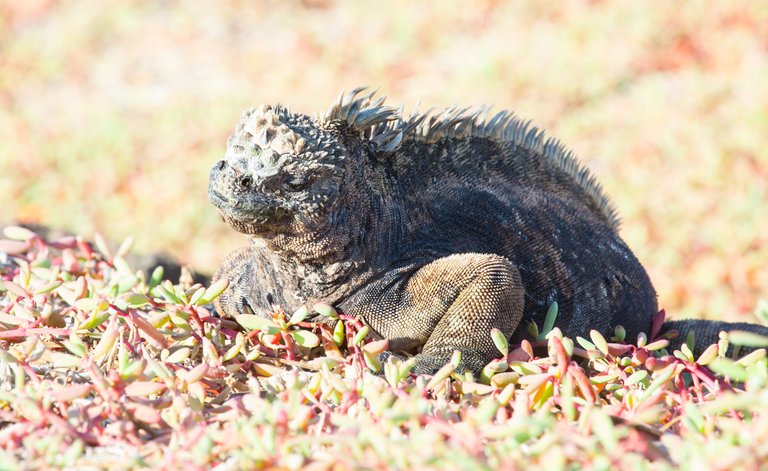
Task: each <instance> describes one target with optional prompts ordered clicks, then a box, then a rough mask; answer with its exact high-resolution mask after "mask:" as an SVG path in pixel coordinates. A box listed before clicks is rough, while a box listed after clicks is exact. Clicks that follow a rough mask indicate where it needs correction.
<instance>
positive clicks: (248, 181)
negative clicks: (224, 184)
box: [237, 175, 253, 190]
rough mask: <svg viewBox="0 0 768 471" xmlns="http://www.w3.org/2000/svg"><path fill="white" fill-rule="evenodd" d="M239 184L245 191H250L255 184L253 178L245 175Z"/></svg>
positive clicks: (239, 180)
mask: <svg viewBox="0 0 768 471" xmlns="http://www.w3.org/2000/svg"><path fill="white" fill-rule="evenodd" d="M237 183H238V185H240V188H242V189H244V190H245V189H248V188H250V187H251V185H252V184H253V178H251V177H249V176H247V175H245V176H242V177H240V178H239V179H238V181H237Z"/></svg>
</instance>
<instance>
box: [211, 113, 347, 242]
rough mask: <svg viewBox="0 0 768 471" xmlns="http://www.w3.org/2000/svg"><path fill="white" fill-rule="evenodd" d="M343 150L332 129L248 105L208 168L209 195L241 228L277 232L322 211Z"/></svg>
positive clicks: (339, 172)
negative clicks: (223, 149) (219, 155)
mask: <svg viewBox="0 0 768 471" xmlns="http://www.w3.org/2000/svg"><path fill="white" fill-rule="evenodd" d="M346 155H347V150H346V148H345V147H344V146H343V145H342V144H341V143H340V141H339V139H338V138H337V136H336V135H335V134H334V132H333V130H332V129H323V128H321V127H319V126H317V124H316V123H315V122H313V121H312V120H311V119H310V118H309V117H307V116H304V115H299V114H291V113H289V112H288V111H287V110H286V109H285V108H283V107H280V106H276V107H269V106H263V107H261V108H259V109H258V110H248V111H246V112H245V113H244V114H243V117H242V119H241V120H240V123H239V124H238V125H237V129H236V131H235V133H234V134H233V135H232V136H231V137H230V138H229V142H228V145H227V151H226V153H225V155H224V159H222V160H220V161H219V162H218V163H216V164H215V165H214V167H213V169H212V170H211V175H210V180H209V186H208V198H209V199H210V201H211V202H212V203H213V204H214V206H216V208H217V209H218V212H219V214H220V215H221V217H222V218H223V219H224V220H225V221H226V222H227V223H229V224H230V225H232V226H233V227H234V228H235V229H237V230H238V231H240V232H243V233H246V234H264V233H270V232H281V231H283V230H284V229H285V228H287V227H289V226H290V225H291V224H294V223H296V222H307V221H308V220H311V219H317V218H319V217H321V216H322V215H323V214H324V213H326V212H327V210H328V208H329V206H330V205H332V204H333V202H334V201H335V200H336V198H337V197H338V194H339V186H340V184H341V180H342V177H343V169H344V165H343V161H344V159H345V157H346Z"/></svg>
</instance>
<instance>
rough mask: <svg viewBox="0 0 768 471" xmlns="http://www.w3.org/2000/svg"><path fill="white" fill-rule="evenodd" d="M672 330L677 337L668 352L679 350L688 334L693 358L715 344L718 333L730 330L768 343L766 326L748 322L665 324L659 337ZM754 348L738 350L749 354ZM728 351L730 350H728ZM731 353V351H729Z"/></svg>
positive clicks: (672, 322)
mask: <svg viewBox="0 0 768 471" xmlns="http://www.w3.org/2000/svg"><path fill="white" fill-rule="evenodd" d="M672 330H676V331H678V333H679V334H678V335H677V337H675V338H674V339H673V340H672V341H671V344H670V351H671V350H672V349H677V348H680V345H681V344H683V343H685V340H686V338H687V337H688V334H689V333H691V332H692V333H693V335H694V339H695V342H694V349H693V354H694V356H698V355H700V354H701V353H702V352H703V351H704V350H705V349H706V348H707V347H709V346H710V345H712V344H714V343H717V341H718V340H719V338H720V332H722V331H725V332H730V331H732V330H742V331H746V332H750V333H753V334H758V335H762V336H764V337H765V340H766V342H768V326H764V325H759V324H750V323H749V322H722V321H709V320H702V319H684V320H679V321H669V322H665V323H664V324H663V325H662V327H661V331H660V332H659V336H660V337H663V336H664V334H665V333H669V332H670V331H672ZM754 349H755V347H741V349H740V350H739V351H740V352H741V353H749V352H750V351H752V350H754ZM729 350H731V349H730V348H729ZM731 351H732V350H731Z"/></svg>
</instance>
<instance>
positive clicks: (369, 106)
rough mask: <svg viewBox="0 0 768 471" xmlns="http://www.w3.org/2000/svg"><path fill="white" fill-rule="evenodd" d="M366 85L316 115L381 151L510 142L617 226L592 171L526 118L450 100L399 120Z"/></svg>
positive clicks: (396, 112) (398, 114)
mask: <svg viewBox="0 0 768 471" xmlns="http://www.w3.org/2000/svg"><path fill="white" fill-rule="evenodd" d="M367 90H368V88H367V87H358V88H355V89H354V90H352V91H350V92H349V93H344V92H342V93H341V94H340V95H339V98H338V100H336V102H335V103H334V104H333V105H332V106H331V107H330V108H329V109H328V110H326V111H325V112H324V113H321V114H320V118H319V121H320V122H321V123H331V122H334V121H342V122H345V123H346V124H347V125H348V126H350V128H352V129H354V130H357V131H358V132H359V133H360V136H361V137H362V138H364V139H367V140H369V141H370V142H372V143H374V144H376V149H377V151H378V152H381V153H391V152H395V151H396V150H397V149H398V148H399V146H400V144H401V143H402V142H403V141H405V140H409V139H413V140H421V141H424V142H429V143H431V142H437V141H439V140H441V139H462V138H471V137H476V138H485V139H492V140H494V141H499V142H511V143H513V144H515V145H518V146H520V147H523V148H525V149H527V150H529V151H532V152H534V153H535V154H538V155H540V156H541V157H542V158H546V159H548V160H549V161H550V162H551V163H552V164H553V165H554V166H556V167H557V168H559V169H560V170H562V171H563V172H564V173H566V174H567V175H569V176H570V177H571V178H573V179H574V181H576V182H577V183H578V185H579V186H580V187H581V188H582V189H583V190H584V192H585V193H586V194H587V195H588V196H589V197H590V198H592V199H593V200H594V201H595V202H596V203H597V206H598V207H599V208H600V210H601V211H602V213H603V214H604V215H605V217H606V219H607V220H608V222H609V224H610V225H611V227H613V228H614V229H617V228H618V226H619V218H618V215H617V212H616V210H615V208H614V207H613V206H612V204H611V202H610V201H609V200H608V198H607V197H606V196H605V194H604V193H603V190H602V188H601V186H600V184H599V183H598V182H597V180H596V179H595V178H594V176H593V175H592V174H591V173H590V172H589V170H588V169H587V168H585V167H583V166H582V165H581V164H580V163H579V159H578V157H577V156H576V154H575V153H574V152H573V151H571V150H569V149H567V148H566V147H565V146H563V144H562V143H560V141H558V140H557V139H555V138H552V137H549V138H547V137H546V133H545V131H544V130H542V129H539V128H537V127H536V126H533V125H532V123H531V121H530V120H523V119H521V118H519V117H517V116H515V114H514V113H513V112H512V111H507V110H503V111H500V112H498V113H496V114H494V115H493V116H492V117H491V118H490V119H488V115H489V112H490V109H491V107H490V106H488V105H483V106H479V107H474V108H473V107H466V108H459V107H458V106H455V105H454V106H451V107H448V108H446V109H444V110H442V111H439V112H433V109H429V110H427V111H426V112H423V113H418V112H413V113H412V114H411V115H410V116H409V117H408V118H406V119H404V118H403V108H402V106H401V107H399V108H395V107H392V106H387V105H385V104H384V103H385V98H384V97H382V98H378V99H376V100H374V99H373V96H374V95H375V94H376V91H377V90H373V91H370V92H367Z"/></svg>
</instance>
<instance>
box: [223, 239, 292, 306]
mask: <svg viewBox="0 0 768 471" xmlns="http://www.w3.org/2000/svg"><path fill="white" fill-rule="evenodd" d="M276 272H277V269H276V268H275V266H274V265H273V264H271V263H269V260H268V259H266V258H265V257H263V255H262V254H259V253H258V252H255V251H254V250H253V248H252V247H245V248H242V249H240V250H237V251H235V252H232V253H231V254H229V256H228V257H227V258H226V259H225V260H224V263H222V264H221V266H220V267H219V269H218V270H216V273H215V274H214V275H213V281H217V280H219V279H222V278H226V279H227V280H229V288H227V289H226V291H224V292H223V293H222V294H221V296H219V297H218V298H216V300H215V301H214V302H213V305H214V307H215V308H216V312H218V313H219V314H220V315H222V316H229V317H231V316H235V315H237V314H257V315H260V316H266V315H267V314H268V313H269V312H271V311H272V306H274V305H280V306H284V307H286V308H288V307H290V306H292V305H293V304H295V302H293V301H294V300H293V299H290V300H286V298H285V289H284V288H285V287H284V286H282V285H281V284H280V283H279V282H278V281H277V280H278V278H279V277H278V276H277V275H276ZM289 301H290V302H289Z"/></svg>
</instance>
